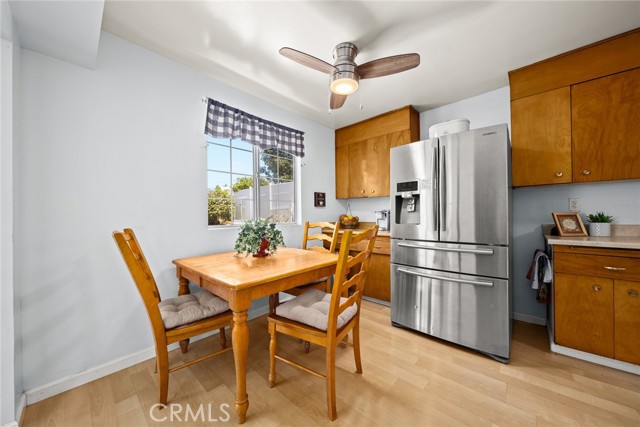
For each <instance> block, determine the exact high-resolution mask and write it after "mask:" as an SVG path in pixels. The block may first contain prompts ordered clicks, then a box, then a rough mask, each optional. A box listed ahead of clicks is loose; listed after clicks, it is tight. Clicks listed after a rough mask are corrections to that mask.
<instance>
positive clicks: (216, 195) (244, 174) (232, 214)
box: [207, 137, 296, 225]
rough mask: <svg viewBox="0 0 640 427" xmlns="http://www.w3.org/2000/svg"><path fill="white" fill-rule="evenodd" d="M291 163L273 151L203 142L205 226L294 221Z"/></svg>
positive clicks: (227, 142)
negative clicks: (206, 200) (206, 198)
mask: <svg viewBox="0 0 640 427" xmlns="http://www.w3.org/2000/svg"><path fill="white" fill-rule="evenodd" d="M294 171H295V162H294V158H293V155H291V154H289V153H287V152H285V151H282V150H279V149H277V148H271V149H266V150H263V149H260V148H259V147H256V146H254V145H251V144H249V143H246V142H244V141H242V140H239V139H232V140H229V139H215V138H212V137H209V138H208V140H207V175H208V176H207V186H208V189H209V203H208V217H209V225H231V224H239V223H242V222H244V221H247V220H249V219H256V218H268V219H270V220H271V221H273V222H277V223H292V222H294V221H295V193H296V191H295V179H294V176H295V173H294Z"/></svg>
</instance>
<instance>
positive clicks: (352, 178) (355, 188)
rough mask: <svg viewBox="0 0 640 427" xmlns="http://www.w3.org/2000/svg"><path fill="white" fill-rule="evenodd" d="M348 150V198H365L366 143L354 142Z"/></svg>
mask: <svg viewBox="0 0 640 427" xmlns="http://www.w3.org/2000/svg"><path fill="white" fill-rule="evenodd" d="M347 147H348V148H349V198H356V197H367V167H368V165H367V141H360V142H354V143H353V144H349V145H348V146H347Z"/></svg>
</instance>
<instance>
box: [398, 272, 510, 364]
mask: <svg viewBox="0 0 640 427" xmlns="http://www.w3.org/2000/svg"><path fill="white" fill-rule="evenodd" d="M510 317H511V316H510V295H509V282H508V281H507V280H502V279H489V278H486V277H478V276H470V275H464V274H455V273H447V272H443V271H435V270H428V269H424V268H417V267H407V266H403V265H397V264H391V321H392V322H393V323H394V324H398V325H402V326H405V327H408V328H411V329H415V330H417V331H420V332H424V333H426V334H429V335H433V336H435V337H438V338H442V339H444V340H447V341H451V342H454V343H457V344H461V345H463V346H466V347H470V348H473V349H476V350H479V351H482V352H485V353H489V354H491V355H494V356H497V357H498V358H502V359H508V358H509V353H510V351H511V319H510Z"/></svg>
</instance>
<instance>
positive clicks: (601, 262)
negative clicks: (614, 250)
mask: <svg viewBox="0 0 640 427" xmlns="http://www.w3.org/2000/svg"><path fill="white" fill-rule="evenodd" d="M553 270H554V272H557V273H570V274H579V275H583V276H596V277H608V278H610V279H623V280H636V281H640V259H639V258H625V257H616V256H602V255H589V254H574V253H565V252H556V253H555V255H554V258H553Z"/></svg>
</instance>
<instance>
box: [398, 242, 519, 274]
mask: <svg viewBox="0 0 640 427" xmlns="http://www.w3.org/2000/svg"><path fill="white" fill-rule="evenodd" d="M391 262H392V263H394V264H404V265H413V266H417V267H424V268H431V269H434V270H444V271H457V272H460V273H465V274H474V275H478V276H490V277H500V278H503V279H508V278H509V248H508V247H505V246H487V245H464V244H458V243H440V242H425V241H421V240H400V239H391Z"/></svg>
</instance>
